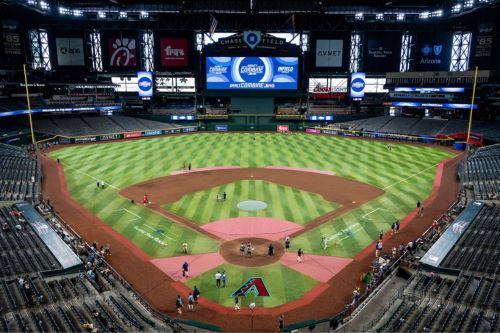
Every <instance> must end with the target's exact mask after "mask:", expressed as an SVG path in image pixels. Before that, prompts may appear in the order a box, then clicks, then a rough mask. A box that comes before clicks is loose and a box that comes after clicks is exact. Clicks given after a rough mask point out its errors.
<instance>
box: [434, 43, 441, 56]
mask: <svg viewBox="0 0 500 333" xmlns="http://www.w3.org/2000/svg"><path fill="white" fill-rule="evenodd" d="M441 51H443V45H434V54H435V55H436V56H438V55H440V54H441Z"/></svg>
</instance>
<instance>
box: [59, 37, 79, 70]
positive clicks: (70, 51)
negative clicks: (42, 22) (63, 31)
mask: <svg viewBox="0 0 500 333" xmlns="http://www.w3.org/2000/svg"><path fill="white" fill-rule="evenodd" d="M56 49H57V64H58V65H59V66H84V65H85V55H84V48H83V39H82V38H56Z"/></svg>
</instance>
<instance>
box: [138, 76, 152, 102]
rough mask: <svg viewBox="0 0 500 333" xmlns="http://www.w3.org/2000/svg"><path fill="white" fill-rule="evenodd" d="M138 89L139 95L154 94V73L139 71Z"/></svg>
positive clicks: (148, 95) (149, 95)
mask: <svg viewBox="0 0 500 333" xmlns="http://www.w3.org/2000/svg"><path fill="white" fill-rule="evenodd" d="M137 91H138V92H139V97H151V96H153V74H152V73H151V72H137Z"/></svg>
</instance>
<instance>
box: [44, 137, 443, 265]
mask: <svg viewBox="0 0 500 333" xmlns="http://www.w3.org/2000/svg"><path fill="white" fill-rule="evenodd" d="M393 146H394V148H393V150H392V151H389V150H388V149H387V144H386V143H384V142H378V141H370V140H358V139H350V138H341V137H328V136H315V135H305V134H303V135H298V134H297V135H291V136H284V135H280V134H274V133H273V134H253V133H226V134H216V133H202V134H196V135H183V136H181V135H179V136H168V137H157V138H152V139H148V140H133V141H122V142H113V143H108V144H99V145H83V146H74V147H67V148H63V149H61V150H57V151H55V152H52V153H51V154H50V156H51V157H52V158H60V159H61V161H62V162H63V163H64V164H65V165H67V166H68V167H65V173H66V177H67V181H68V187H69V191H70V193H71V195H72V196H73V197H74V198H75V199H76V200H77V201H78V202H79V203H80V204H81V205H82V206H84V207H85V208H87V209H88V210H90V211H91V212H93V213H94V214H95V215H97V216H98V217H99V218H100V219H102V220H103V221H105V222H106V223H108V224H109V225H111V226H112V227H113V228H114V229H116V230H117V231H119V232H121V233H123V234H124V235H125V236H126V237H128V238H130V239H131V240H132V241H133V242H134V243H135V244H137V245H138V246H139V247H141V248H142V249H143V250H144V251H145V252H147V253H148V254H150V255H152V256H154V257H164V256H172V255H179V254H180V253H181V244H182V242H183V241H184V240H187V241H188V243H189V244H190V248H191V249H193V251H194V252H195V253H201V252H213V251H216V250H217V247H218V244H217V242H215V241H213V240H211V239H210V238H208V237H206V236H203V235H200V234H198V233H195V232H193V231H191V230H190V229H187V228H185V227H182V226H179V225H177V224H175V223H172V222H171V221H169V220H167V219H166V218H164V217H161V216H159V215H157V214H155V213H152V212H151V211H150V210H148V209H144V208H143V207H140V206H136V205H131V204H130V203H129V202H128V200H126V199H125V198H122V197H120V196H119V195H117V191H116V190H115V189H113V188H110V187H108V188H107V189H105V190H102V191H100V192H99V191H97V189H96V185H95V179H103V180H104V181H105V182H106V183H107V184H111V185H113V186H115V187H117V188H124V187H127V186H130V185H132V184H135V183H138V182H142V181H145V180H148V179H152V178H157V177H161V176H165V175H168V174H169V173H170V172H172V171H174V170H179V169H181V168H182V166H183V163H184V162H185V161H187V162H191V164H192V166H193V168H202V167H210V166H226V165H239V166H241V167H265V166H272V165H278V166H288V167H299V168H312V169H319V170H330V171H334V172H335V173H336V174H337V175H339V176H343V177H346V178H351V179H355V180H358V181H362V182H366V183H368V184H371V185H373V186H377V187H380V188H382V189H385V191H386V193H385V194H384V195H383V196H381V197H379V198H377V199H375V200H373V201H371V202H369V203H367V204H365V205H363V206H362V207H360V208H358V209H356V210H354V211H352V212H350V213H347V214H344V215H343V216H341V217H339V218H336V219H334V220H332V221H330V222H328V223H326V224H323V225H321V226H319V227H317V228H315V229H313V230H311V231H309V232H307V233H306V234H304V235H301V236H299V237H297V238H296V239H294V240H293V243H292V246H293V247H294V248H295V247H298V246H301V247H302V248H303V249H304V250H305V251H306V253H317V254H326V255H336V256H345V257H352V256H354V255H355V254H356V253H358V252H359V251H361V250H362V249H364V248H365V247H366V246H367V245H368V244H369V243H371V241H372V240H374V239H376V237H377V235H378V232H379V231H380V230H384V231H386V230H388V229H389V228H390V225H391V224H392V223H393V222H394V220H395V219H401V218H403V217H404V216H405V215H406V214H408V213H409V212H410V211H411V210H412V209H413V208H414V207H415V203H416V202H417V200H423V199H425V198H426V197H428V196H429V194H430V193H431V190H432V187H433V182H434V175H435V172H436V165H437V164H438V163H439V162H440V161H442V160H444V159H446V158H449V157H451V156H452V154H451V153H450V152H447V151H444V150H441V149H439V148H434V147H427V146H417V145H407V144H393ZM416 174H418V175H417V176H415V175H416ZM92 177H94V178H92ZM410 177H411V178H410ZM210 201H212V202H213V203H214V204H215V196H213V197H212V198H211V200H209V202H210ZM264 201H265V200H264ZM123 209H127V210H129V211H132V212H133V213H135V214H137V215H139V216H141V219H139V220H134V215H132V214H130V213H129V212H128V211H125V210H123ZM143 221H146V223H147V224H148V225H149V224H151V225H150V227H151V229H153V230H149V229H148V228H146V229H147V230H149V232H150V234H149V235H146V234H145V233H144V232H141V231H138V230H137V228H136V227H137V226H136V225H134V224H137V223H144V222H143ZM322 236H325V237H327V238H330V239H331V241H330V243H329V247H328V248H327V249H326V250H323V248H322V247H321V237H322ZM154 238H157V239H158V240H160V241H164V242H166V243H167V246H161V245H159V243H158V241H157V240H155V239H154ZM334 240H335V243H336V244H335V246H333V244H334Z"/></svg>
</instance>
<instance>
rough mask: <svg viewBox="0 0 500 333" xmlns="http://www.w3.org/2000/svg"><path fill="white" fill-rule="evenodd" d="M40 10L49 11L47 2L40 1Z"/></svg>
mask: <svg viewBox="0 0 500 333" xmlns="http://www.w3.org/2000/svg"><path fill="white" fill-rule="evenodd" d="M40 8H42V10H50V5H49V3H48V2H45V1H40Z"/></svg>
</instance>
